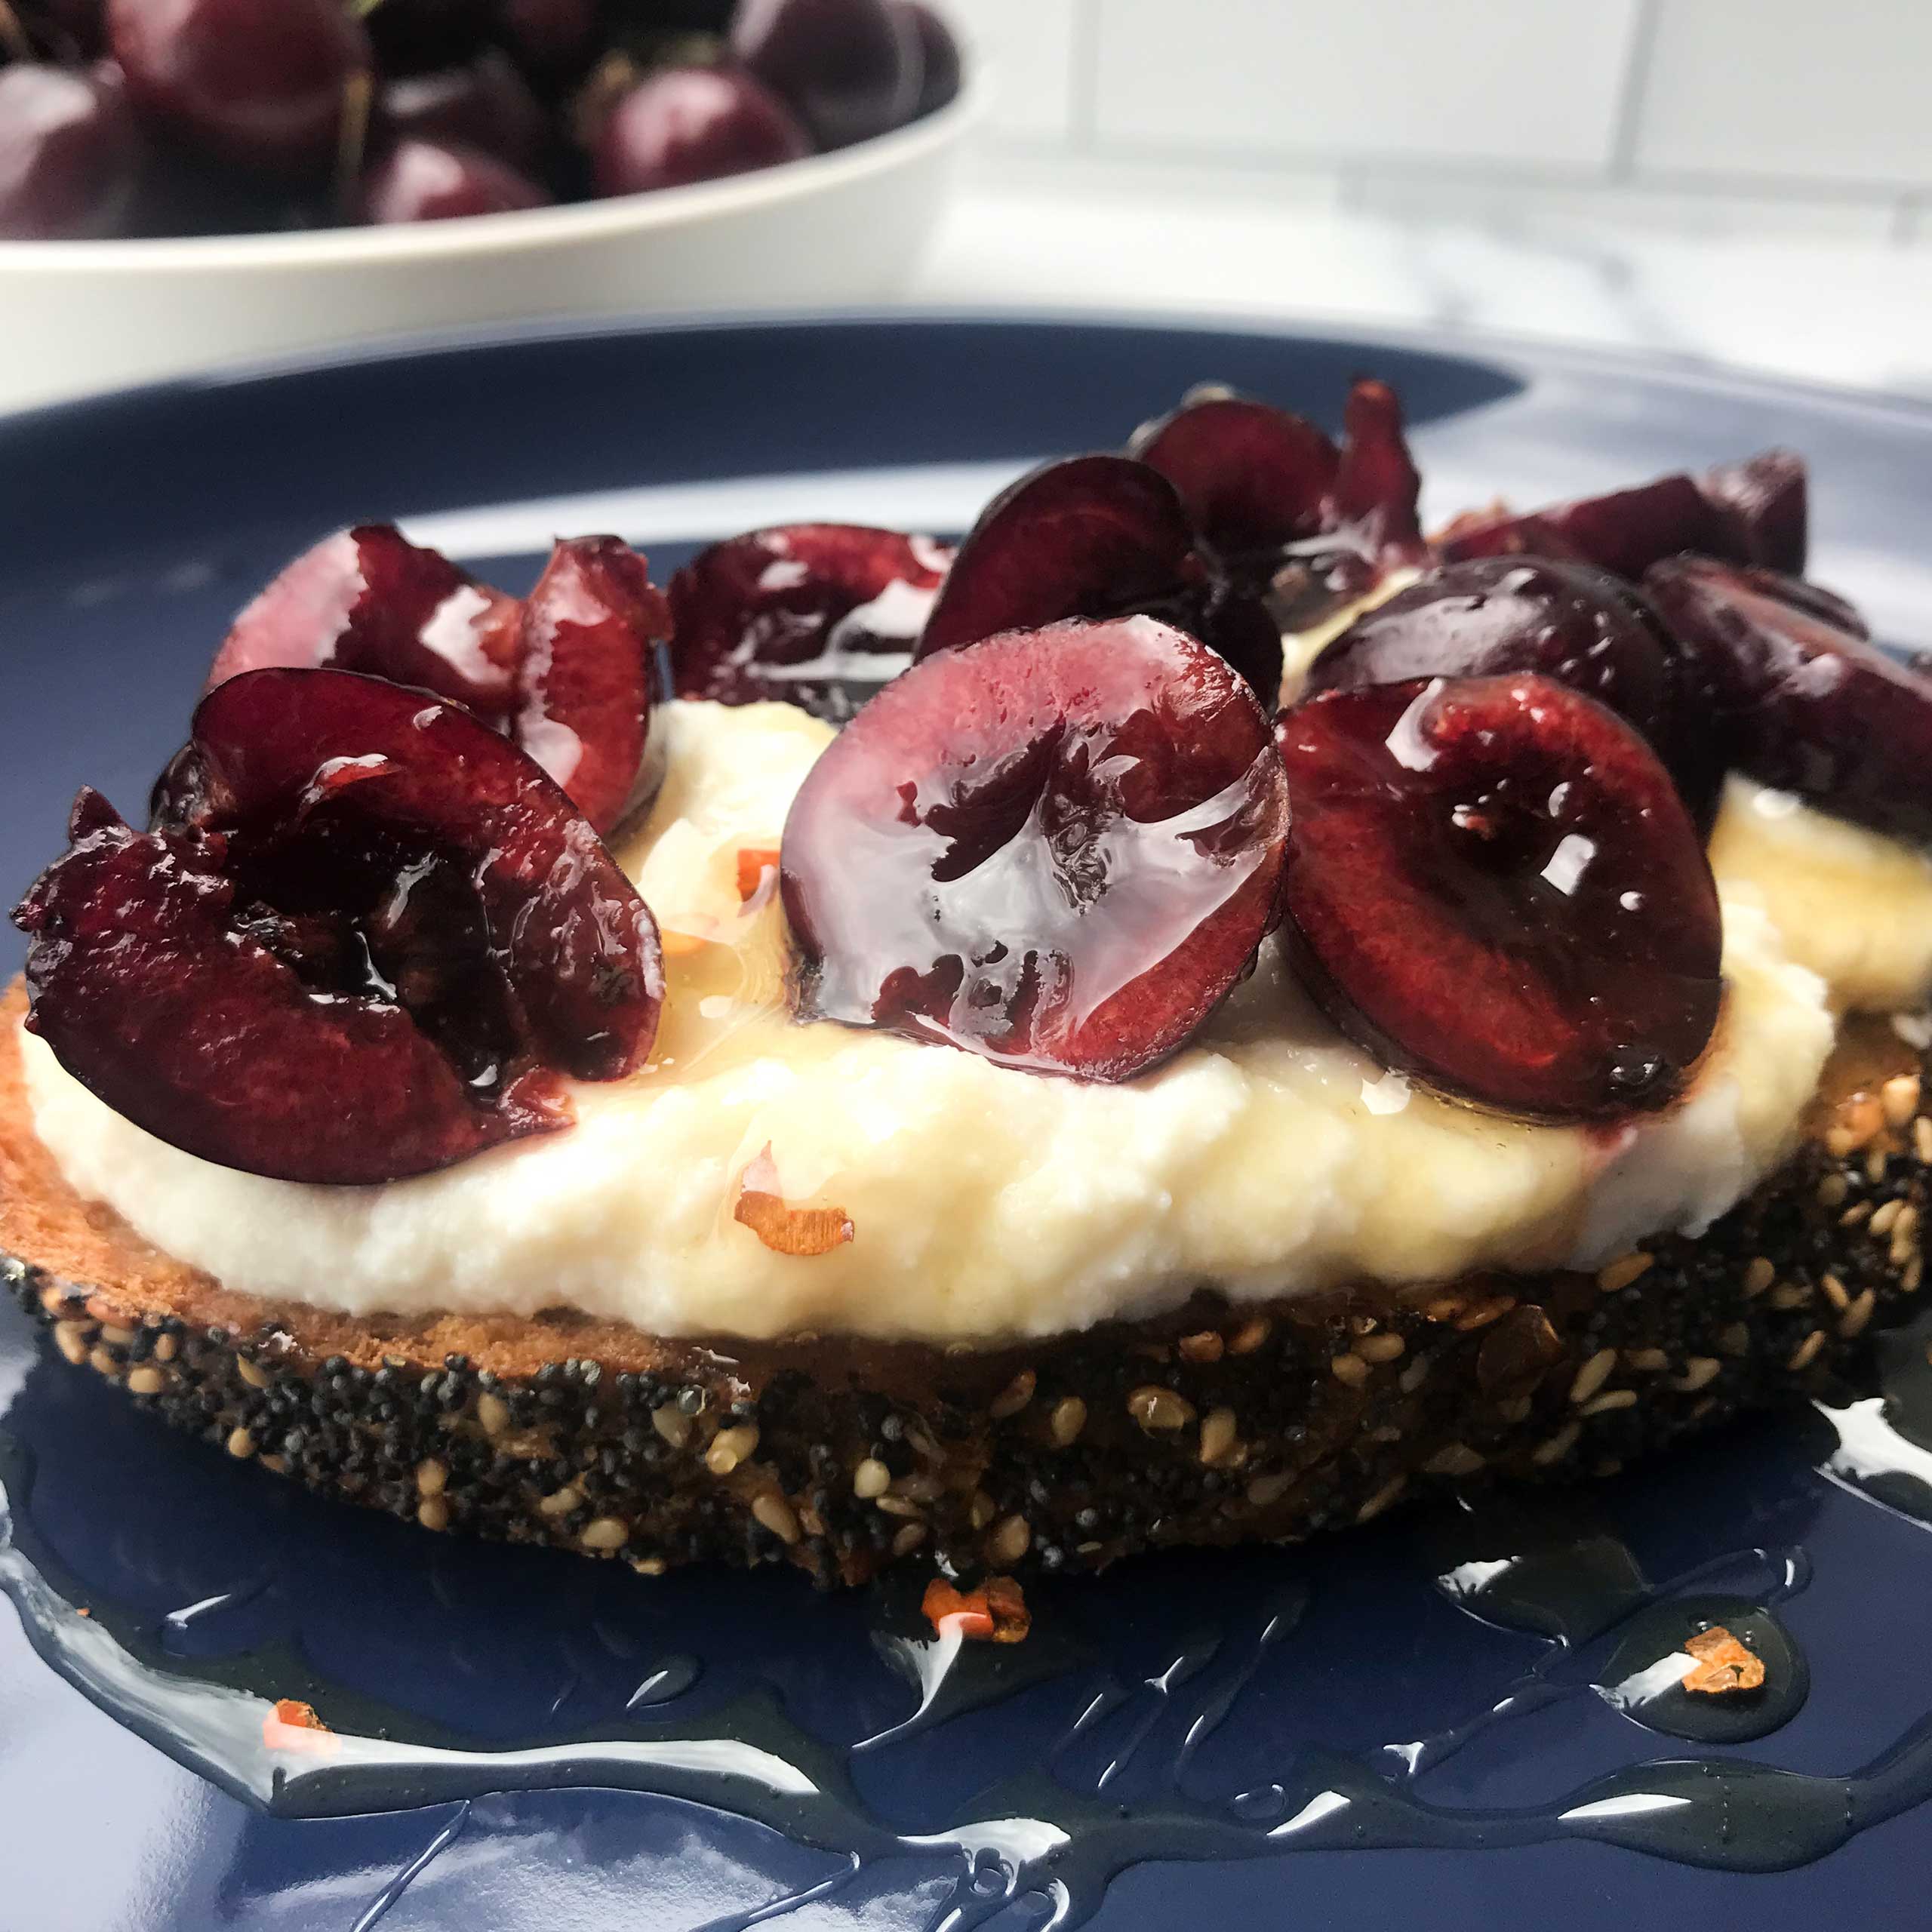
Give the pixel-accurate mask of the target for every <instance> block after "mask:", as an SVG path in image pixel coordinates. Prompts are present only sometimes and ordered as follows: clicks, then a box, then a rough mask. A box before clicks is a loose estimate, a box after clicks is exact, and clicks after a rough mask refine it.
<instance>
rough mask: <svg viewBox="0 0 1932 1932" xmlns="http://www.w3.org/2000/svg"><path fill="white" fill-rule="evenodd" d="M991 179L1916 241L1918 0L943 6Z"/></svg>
mask: <svg viewBox="0 0 1932 1932" xmlns="http://www.w3.org/2000/svg"><path fill="white" fill-rule="evenodd" d="M945 4H946V5H949V9H950V11H951V12H952V14H953V16H954V17H955V20H957V22H958V24H959V25H960V26H961V28H962V29H964V32H965V33H966V35H968V38H970V39H971V41H972V42H974V44H975V45H977V47H978V48H980V50H981V51H982V52H983V55H984V57H985V58H986V61H987V64H988V66H989V67H990V68H991V69H992V70H993V77H994V81H995V89H994V94H995V103H994V106H993V110H992V116H991V125H990V128H989V147H990V149H991V158H992V162H993V163H994V164H995V165H997V164H998V162H999V160H1000V158H1001V157H1002V156H1004V157H1008V158H1013V159H1016V160H1020V159H1023V160H1024V161H1025V162H1026V164H1027V165H1029V166H1032V165H1044V166H1046V167H1048V168H1054V167H1063V168H1066V170H1067V171H1068V173H1069V184H1070V185H1072V186H1079V185H1080V183H1079V182H1078V180H1075V179H1074V178H1073V177H1075V176H1077V175H1078V174H1081V173H1082V172H1085V173H1091V171H1093V170H1094V168H1102V169H1109V168H1111V169H1114V170H1116V171H1118V170H1122V169H1127V170H1131V171H1133V173H1134V174H1135V176H1136V177H1139V178H1140V180H1142V181H1143V183H1146V184H1147V185H1149V186H1165V187H1168V188H1171V189H1173V190H1174V191H1175V192H1177V193H1184V192H1186V190H1187V189H1188V187H1189V184H1190V183H1193V184H1194V185H1195V186H1198V185H1199V183H1201V180H1203V179H1204V172H1205V173H1206V174H1216V175H1217V176H1225V177H1228V178H1229V180H1234V179H1235V177H1238V175H1239V174H1241V173H1242V172H1243V171H1250V172H1251V173H1252V174H1254V177H1256V186H1255V187H1254V192H1271V190H1270V189H1269V188H1268V186H1266V183H1268V182H1269V180H1270V178H1271V177H1272V181H1273V183H1274V184H1275V186H1274V189H1272V192H1278V193H1280V194H1281V195H1287V196H1289V197H1291V198H1294V199H1297V200H1305V199H1308V198H1321V197H1323V196H1328V197H1331V198H1332V196H1333V195H1334V194H1335V193H1336V192H1337V191H1338V189H1339V192H1340V193H1341V195H1342V196H1343V200H1344V202H1345V203H1346V204H1347V205H1354V206H1358V207H1361V208H1365V209H1369V210H1377V211H1386V212H1389V213H1392V214H1401V215H1407V214H1416V215H1418V216H1420V215H1422V214H1426V213H1428V212H1429V211H1431V210H1438V211H1440V212H1441V215H1442V216H1443V217H1445V218H1453V217H1454V216H1456V215H1457V214H1466V215H1467V216H1468V217H1469V218H1470V219H1471V220H1475V221H1477V222H1478V223H1484V224H1491V223H1496V222H1499V221H1500V222H1504V223H1507V222H1509V221H1512V220H1518V219H1520V220H1522V221H1524V222H1527V223H1534V224H1538V225H1543V224H1565V223H1567V224H1574V225H1578V226H1589V225H1592V224H1593V223H1595V222H1597V221H1598V220H1599V219H1601V220H1603V221H1604V222H1607V223H1613V224H1618V225H1628V226H1635V227H1638V228H1643V229H1652V230H1657V231H1660V232H1679V233H1683V234H1685V235H1697V234H1700V233H1709V234H1718V233H1730V232H1743V233H1746V234H1758V235H1767V236H1769V235H1804V236H1816V237H1819V238H1824V237H1828V236H1836V237H1840V238H1844V239H1846V240H1854V239H1855V240H1858V241H1860V242H1872V243H1873V244H1874V245H1888V244H1891V243H1899V244H1906V243H1919V244H1923V243H1924V242H1927V240H1929V239H1932V214H1927V209H1928V208H1932V0H1833V4H1832V5H1831V7H1830V8H1829V11H1821V10H1820V8H1818V6H1817V4H1816V0H1351V4H1348V5H1337V0H945Z"/></svg>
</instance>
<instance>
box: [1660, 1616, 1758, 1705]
mask: <svg viewBox="0 0 1932 1932" xmlns="http://www.w3.org/2000/svg"><path fill="white" fill-rule="evenodd" d="M1684 1649H1685V1651H1687V1653H1688V1654H1690V1656H1692V1657H1695V1658H1696V1659H1697V1666H1696V1668H1695V1669H1691V1670H1687V1671H1686V1672H1684V1676H1683V1678H1682V1680H1681V1681H1682V1683H1683V1685H1684V1689H1685V1690H1689V1691H1692V1692H1694V1693H1697V1694H1702V1695H1703V1696H1704V1697H1722V1696H1723V1695H1724V1694H1725V1693H1726V1692H1727V1691H1730V1690H1757V1689H1758V1687H1759V1686H1760V1685H1761V1684H1763V1682H1764V1659H1763V1658H1762V1657H1759V1656H1758V1654H1756V1653H1755V1651H1747V1650H1746V1648H1745V1647H1744V1646H1743V1644H1740V1642H1739V1641H1737V1638H1735V1637H1734V1636H1733V1635H1731V1634H1730V1632H1729V1631H1728V1630H1727V1629H1725V1628H1724V1626H1723V1625H1722V1624H1721V1623H1714V1624H1712V1626H1711V1627H1710V1628H1709V1629H1708V1630H1700V1631H1699V1632H1697V1635H1695V1636H1694V1637H1692V1638H1689V1639H1688V1640H1687V1641H1686V1642H1685V1644H1684Z"/></svg>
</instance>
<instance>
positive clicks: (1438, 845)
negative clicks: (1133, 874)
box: [1276, 675, 1723, 1121]
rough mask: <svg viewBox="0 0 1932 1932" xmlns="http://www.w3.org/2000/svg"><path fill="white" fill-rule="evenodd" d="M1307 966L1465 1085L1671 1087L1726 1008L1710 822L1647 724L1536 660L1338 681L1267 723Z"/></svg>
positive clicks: (1394, 1041) (1673, 1092) (1500, 1102)
mask: <svg viewBox="0 0 1932 1932" xmlns="http://www.w3.org/2000/svg"><path fill="white" fill-rule="evenodd" d="M1276 737H1277V740H1278V743H1279V745H1280V746H1281V754H1282V757H1283V760H1284V763H1285V764H1286V767H1287V777H1288V792H1289V797H1290V799H1291V801H1292V804H1293V809H1294V820H1293V823H1292V825H1291V829H1290V832H1289V837H1288V864H1287V873H1286V875H1285V877H1284V881H1283V902H1284V906H1285V908H1286V911H1287V931H1288V932H1289V934H1290V935H1291V946H1292V947H1293V949H1294V954H1295V956H1296V958H1297V964H1298V967H1299V968H1300V971H1301V972H1302V973H1303V977H1304V978H1305V980H1306V983H1307V984H1308V986H1309V989H1310V990H1311V991H1312V992H1313V993H1314V994H1315V997H1316V998H1318V1000H1319V1001H1320V1002H1321V1004H1322V1006H1323V1007H1324V1008H1325V1009H1326V1011H1327V1013H1328V1014H1329V1015H1330V1017H1331V1018H1332V1019H1333V1020H1334V1021H1335V1023H1337V1026H1340V1028H1341V1029H1342V1030H1343V1032H1346V1033H1347V1034H1348V1035H1350V1037H1351V1038H1354V1039H1355V1041H1358V1043H1359V1044H1361V1045H1362V1046H1364V1047H1365V1048H1367V1050H1368V1051H1371V1053H1373V1054H1375V1055H1376V1056H1377V1057H1378V1058H1379V1059H1380V1060H1382V1061H1383V1063H1385V1064H1386V1065H1388V1066H1394V1067H1398V1068H1401V1069H1404V1070H1405V1071H1407V1072H1413V1073H1414V1074H1416V1075H1417V1076H1418V1077H1419V1078H1422V1079H1423V1080H1426V1081H1429V1083H1430V1084H1432V1085H1435V1086H1437V1087H1439V1088H1443V1089H1444V1090H1445V1091H1447V1092H1449V1093H1451V1094H1456V1095H1457V1096H1460V1097H1462V1098H1463V1099H1465V1100H1471V1101H1474V1102H1475V1103H1478V1105H1481V1106H1487V1107H1492V1108H1494V1109H1497V1110H1498V1111H1500V1112H1505V1113H1510V1114H1516V1115H1524V1116H1527V1117H1529V1118H1537V1119H1546V1120H1572V1121H1583V1120H1595V1121H1601V1120H1609V1119H1612V1118H1615V1117H1617V1115H1622V1114H1626V1113H1629V1112H1635V1111H1641V1110H1652V1109H1657V1108H1660V1107H1663V1106H1666V1105H1668V1104H1669V1103H1670V1102H1671V1101H1672V1100H1674V1099H1675V1097H1677V1096H1678V1094H1680V1093H1681V1092H1682V1091H1683V1089H1684V1084H1685V1081H1686V1079H1687V1076H1688V1075H1689V1073H1690V1069H1691V1068H1692V1067H1693V1066H1694V1064H1695V1063H1696V1061H1697V1058H1698V1057H1699V1055H1700V1054H1702V1053H1703V1050H1704V1048H1705V1046H1706V1044H1707V1043H1708V1042H1709V1039H1710V1037H1711V1033H1712V1029H1713V1027H1714V1026H1715V1024H1716V1023H1717V1017H1718V1008H1719V1006H1720V1004H1721V1000H1722V996H1723V985H1722V981H1721V977H1720V974H1719V962H1720V957H1721V952H1722V943H1723V934H1722V930H1721V923H1720V921H1719V917H1718V901H1717V893H1716V890H1715V887H1714V886H1713V885H1712V881H1711V873H1710V868H1709V866H1708V864H1707V863H1706V861H1705V858H1704V853H1703V843H1702V841H1700V838H1699V837H1698V835H1697V829H1696V827H1695V826H1694V825H1693V824H1692V823H1691V821H1690V817H1689V814H1687V812H1686V811H1685V810H1684V805H1683V803H1682V801H1681V800H1680V799H1679V798H1678V795H1677V792H1676V790H1675V787H1674V786H1672V783H1671V781H1670V779H1669V775H1668V774H1666V772H1665V771H1664V769H1663V766H1662V765H1661V764H1659V763H1658V761H1657V758H1656V755H1655V754H1654V752H1652V751H1651V749H1650V747H1649V746H1647V745H1646V744H1645V743H1644V740H1642V739H1641V737H1638V735H1637V734H1636V733H1635V731H1632V729H1631V728H1630V727H1629V725H1628V724H1626V723H1625V722H1624V721H1623V720H1622V719H1621V718H1619V717H1617V715H1616V714H1615V713H1614V712H1611V711H1609V710H1607V709H1605V708H1604V706H1601V705H1600V704H1598V703H1596V702H1595V700H1592V699H1590V698H1587V697H1583V695H1582V694H1580V693H1578V692H1577V691H1572V690H1571V689H1570V688H1568V687H1567V686H1566V685H1559V684H1557V683H1555V682H1554V681H1552V680H1551V679H1549V678H1542V677H1537V676H1534V675H1528V676H1510V677H1495V678H1451V679H1434V680H1429V681H1420V682H1411V683H1408V684H1401V685H1377V686H1374V687H1372V688H1365V689H1359V690H1354V691H1327V692H1324V693H1323V694H1321V695H1320V696H1319V697H1313V698H1310V699H1309V700H1306V702H1305V703H1303V704H1301V705H1299V706H1297V707H1296V708H1295V709H1294V710H1292V711H1290V712H1284V714H1283V715H1282V717H1281V721H1280V723H1279V724H1278V728H1277V731H1276Z"/></svg>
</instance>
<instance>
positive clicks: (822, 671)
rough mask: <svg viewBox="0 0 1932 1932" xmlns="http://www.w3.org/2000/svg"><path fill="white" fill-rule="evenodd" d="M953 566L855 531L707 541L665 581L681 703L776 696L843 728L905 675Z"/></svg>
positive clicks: (843, 527)
mask: <svg viewBox="0 0 1932 1932" xmlns="http://www.w3.org/2000/svg"><path fill="white" fill-rule="evenodd" d="M951 562H952V552H951V551H950V550H949V549H947V548H946V546H944V545H943V544H940V543H934V542H932V541H931V539H929V538H928V537H904V536H901V535H900V533H899V532H898V531H896V530H874V529H869V528H866V527H864V526H863V525H857V524H846V523H795V524H787V525H781V526H779V527H777V528H773V529H769V530H754V531H749V532H747V533H746V534H745V535H744V536H742V537H730V538H728V539H727V540H725V541H724V542H723V543H714V544H712V546H711V547H710V548H709V549H708V550H704V551H701V552H700V553H699V554H698V555H697V556H696V557H694V558H692V559H691V561H690V562H689V563H688V564H687V565H685V567H684V568H683V569H682V570H681V571H678V572H677V574H675V576H674V577H672V579H671V583H670V597H671V611H672V619H673V625H674V635H675V642H674V643H673V645H672V677H673V678H674V681H675V685H676V688H677V691H678V695H679V696H680V697H702V698H715V699H717V700H720V701H721V702H722V703H726V704H752V703H757V702H758V700H761V699H768V698H775V699H780V700H783V701H785V702H786V703H792V704H796V705H799V706H802V707H803V708H804V709H805V710H807V711H809V712H811V713H812V715H814V717H817V718H826V719H827V720H829V721H830V722H832V723H833V724H843V723H844V721H846V720H847V719H848V718H850V717H851V715H852V713H853V712H854V711H856V710H857V709H858V707H859V706H860V704H862V703H864V701H865V700H866V698H867V697H869V696H870V695H871V694H872V691H874V690H875V688H877V687H878V685H880V684H881V683H882V682H884V680H885V679H886V678H889V677H892V676H894V675H897V672H900V670H902V669H903V668H904V667H905V664H906V660H907V658H908V657H909V654H910V653H911V651H912V647H913V645H914V644H915V642H916V641H917V640H918V635H919V632H920V631H921V629H923V628H924V624H925V621H926V618H927V615H928V613H929V612H930V611H931V608H932V603H933V595H934V592H936V591H937V589H938V588H939V586H940V580H941V579H942V578H943V577H944V576H945V574H946V568H947V566H948V565H949V564H950V563H951Z"/></svg>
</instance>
